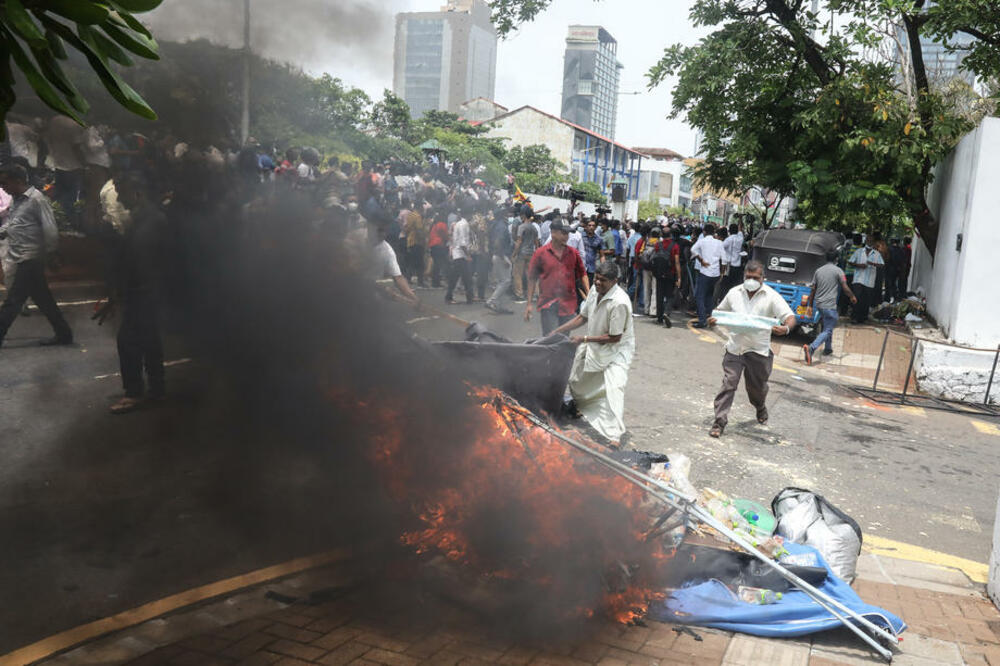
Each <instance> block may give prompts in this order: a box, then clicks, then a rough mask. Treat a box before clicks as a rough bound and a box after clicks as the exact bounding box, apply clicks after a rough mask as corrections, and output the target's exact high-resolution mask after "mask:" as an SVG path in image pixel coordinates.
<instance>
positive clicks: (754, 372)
mask: <svg viewBox="0 0 1000 666" xmlns="http://www.w3.org/2000/svg"><path fill="white" fill-rule="evenodd" d="M717 309H718V310H724V311H728V312H735V313H739V314H746V315H753V316H757V317H767V318H771V319H777V320H778V321H780V322H782V323H781V324H779V325H777V326H772V327H771V329H770V330H767V329H766V328H761V329H759V330H758V329H746V330H741V329H736V330H731V331H730V333H729V340H728V341H727V342H726V355H725V357H724V358H723V359H722V389H721V390H720V391H719V394H718V395H717V396H716V397H715V422H714V423H713V424H712V429H711V430H710V431H709V433H708V434H709V435H711V436H712V437H719V436H721V435H722V432H723V430H725V429H726V424H727V423H728V422H729V409H730V408H731V407H732V406H733V398H734V397H735V396H736V389H737V388H738V387H739V385H740V376H741V375H742V376H743V377H744V380H745V382H746V389H747V397H748V398H749V399H750V404H752V405H753V406H754V408H755V409H756V410H757V422H758V423H760V424H762V425H763V424H766V423H767V416H768V415H767V406H766V404H765V401H766V399H767V389H768V386H767V382H768V379H770V377H771V367H772V365H773V364H774V354H773V353H772V352H771V335H788V334H789V333H791V331H792V329H793V328H795V314H794V313H793V312H792V309H791V308H790V307H789V306H788V303H786V302H785V299H783V298H782V297H781V296H779V295H778V292H776V291H775V290H774V289H771V288H770V287H768V286H767V285H766V284H764V265H763V264H762V263H760V262H759V261H756V260H754V261H750V262H749V263H747V266H746V270H745V272H744V278H743V284H741V285H738V286H736V287H733V288H732V289H730V290H729V293H728V294H726V297H725V298H724V299H723V300H722V302H721V303H719V307H718V308H717ZM708 323H709V325H710V326H714V325H715V323H716V322H715V318H714V317H713V318H711V319H709V321H708Z"/></svg>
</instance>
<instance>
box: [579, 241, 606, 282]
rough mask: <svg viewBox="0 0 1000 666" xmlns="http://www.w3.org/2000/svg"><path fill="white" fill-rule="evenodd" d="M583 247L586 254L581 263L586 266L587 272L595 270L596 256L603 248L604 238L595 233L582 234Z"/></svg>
mask: <svg viewBox="0 0 1000 666" xmlns="http://www.w3.org/2000/svg"><path fill="white" fill-rule="evenodd" d="M583 247H584V248H586V250H587V254H586V256H585V257H584V258H583V265H584V266H586V268H587V272H588V273H593V272H594V271H596V270H597V257H599V256H600V254H601V250H603V249H604V239H603V238H601V237H600V236H598V235H597V234H596V233H595V234H594V235H593V236H589V235H587V234H586V233H585V234H583Z"/></svg>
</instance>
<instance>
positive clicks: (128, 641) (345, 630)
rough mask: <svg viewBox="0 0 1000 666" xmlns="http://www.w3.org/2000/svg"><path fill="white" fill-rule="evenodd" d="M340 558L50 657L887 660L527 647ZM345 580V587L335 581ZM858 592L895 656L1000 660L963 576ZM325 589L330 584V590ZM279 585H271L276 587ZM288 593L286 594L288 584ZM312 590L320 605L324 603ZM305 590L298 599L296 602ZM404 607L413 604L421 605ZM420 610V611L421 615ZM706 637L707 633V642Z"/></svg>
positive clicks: (654, 647)
mask: <svg viewBox="0 0 1000 666" xmlns="http://www.w3.org/2000/svg"><path fill="white" fill-rule="evenodd" d="M348 579H349V576H347V575H346V574H345V572H344V571H343V570H342V569H339V568H338V567H330V568H328V569H322V570H315V571H311V572H307V573H305V574H302V575H300V576H297V577H293V578H290V579H285V580H283V581H280V582H277V583H273V584H267V585H263V586H259V587H256V588H253V589H250V590H247V591H244V592H242V593H239V594H237V595H234V596H232V597H230V598H227V599H223V600H221V601H215V602H212V603H210V604H208V605H203V606H199V607H197V608H193V609H189V610H187V611H186V612H180V613H176V614H174V615H171V616H169V617H166V618H159V619H156V620H152V621H150V622H146V623H144V624H142V625H139V626H136V627H133V628H131V629H128V630H125V631H122V632H119V633H117V634H113V635H110V636H107V637H106V638H102V639H99V640H97V641H95V642H93V643H90V644H88V645H84V646H82V647H79V648H77V649H75V650H72V651H70V652H67V653H65V654H63V655H60V656H58V657H54V658H51V659H48V660H45V661H42V662H39V663H42V664H47V665H53V666H54V665H56V664H58V665H60V666H61V665H63V664H74V665H80V664H123V663H130V664H135V665H136V666H165V665H174V664H176V665H198V666H213V665H217V664H247V665H253V664H278V665H280V666H292V665H295V664H326V665H338V664H386V665H390V666H411V665H416V664H433V665H442V666H446V665H449V664H551V665H556V664H565V665H567V666H568V665H573V664H580V665H584V664H600V665H602V666H619V665H625V664H643V665H650V666H652V665H657V664H660V665H672V664H723V665H725V666H756V665H757V664H767V665H769V666H771V665H775V666H779V665H780V666H799V665H801V666H805V665H807V664H809V665H812V666H827V665H830V664H870V663H871V664H874V663H882V662H881V661H880V659H878V658H877V657H875V656H874V655H873V653H871V652H870V651H869V650H867V649H866V646H864V645H863V644H862V643H861V642H860V641H859V640H858V639H857V638H856V637H855V636H854V635H853V634H851V633H850V632H848V631H847V630H837V631H831V632H826V633H823V634H817V635H814V636H811V637H805V638H802V639H797V640H787V639H785V640H781V639H761V638H755V637H751V636H746V635H742V634H732V633H729V632H724V631H717V630H712V629H703V628H700V627H694V628H693V631H694V633H695V634H696V635H697V638H696V637H695V636H693V635H691V634H690V633H679V632H677V631H675V630H674V627H673V625H669V624H661V623H657V622H650V623H648V626H645V627H621V626H617V625H610V624H604V625H599V626H596V627H593V628H592V629H591V630H588V631H587V632H586V638H585V639H582V640H575V641H570V642H559V641H542V642H539V641H535V642H526V643H515V642H511V641H509V640H505V639H503V638H497V637H495V636H491V635H490V634H489V633H488V632H487V631H486V629H485V628H484V627H483V626H481V625H479V624H478V623H477V621H476V619H475V617H474V614H473V613H471V612H469V611H463V610H461V609H459V608H457V607H454V606H443V605H440V604H439V603H435V604H431V605H429V606H428V607H427V608H425V609H423V612H422V613H421V615H420V619H419V620H417V621H414V620H413V619H412V618H413V616H414V613H413V612H412V608H411V609H410V612H408V613H406V612H405V609H400V608H398V606H399V604H400V603H401V600H400V599H393V598H392V597H391V595H390V596H389V597H382V596H378V593H375V595H376V596H374V597H373V593H372V592H370V591H369V590H367V589H365V588H361V589H356V590H353V591H351V592H350V593H349V594H345V595H344V596H340V597H339V598H336V599H332V600H327V599H331V598H332V597H334V596H336V593H331V590H335V589H340V590H345V589H347V588H346V587H345V586H348V585H349V584H350V583H349V582H348ZM331 586H332V587H331ZM855 588H856V589H857V591H858V592H859V594H860V595H861V596H862V598H864V599H865V600H866V601H868V602H870V603H873V604H876V605H879V606H882V607H884V608H886V609H887V610H890V611H892V612H894V613H896V614H898V615H900V616H901V617H903V618H904V619H905V620H906V622H907V623H908V624H909V627H910V628H909V630H908V631H906V632H905V633H904V634H903V639H904V640H903V641H902V642H901V643H900V646H899V652H898V654H897V655H896V657H895V659H894V663H896V664H899V665H901V666H907V665H911V666H932V665H942V664H946V665H950V664H956V665H957V664H977V665H986V664H988V665H990V666H1000V612H998V611H997V609H996V608H995V607H994V606H993V605H992V604H991V603H989V601H987V600H986V599H985V597H984V596H983V594H982V592H981V590H980V588H979V587H977V586H975V585H973V584H972V583H970V582H969V581H968V579H967V578H966V577H965V576H964V575H963V574H961V573H959V572H957V571H955V570H950V569H945V568H941V567H934V566H931V565H926V564H920V563H915V562H910V561H906V560H898V559H891V558H886V557H880V556H876V555H871V554H865V555H862V557H861V560H860V562H859V576H858V580H857V582H856V583H855ZM317 591H319V592H317ZM268 593H270V594H268ZM275 593H277V595H276V594H275ZM310 593H312V598H313V599H314V600H316V601H318V602H319V603H316V604H310V603H309V599H310ZM292 598H295V599H297V600H298V601H295V602H293V603H283V602H288V601H291V600H292ZM402 603H412V602H410V601H406V602H402ZM407 618H409V619H407ZM699 639H700V640H699Z"/></svg>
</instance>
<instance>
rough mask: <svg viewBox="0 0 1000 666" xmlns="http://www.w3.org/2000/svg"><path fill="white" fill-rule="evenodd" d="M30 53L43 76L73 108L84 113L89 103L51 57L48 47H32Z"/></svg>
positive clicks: (57, 62)
mask: <svg viewBox="0 0 1000 666" xmlns="http://www.w3.org/2000/svg"><path fill="white" fill-rule="evenodd" d="M31 53H32V55H34V56H35V62H37V63H38V67H39V69H41V70H42V74H43V75H44V76H45V78H46V79H48V81H49V82H51V83H53V84H54V85H55V86H56V87H57V88H58V89H59V90H61V91H62V92H63V94H64V96H65V97H66V100H67V101H68V102H69V103H70V104H71V105H72V106H73V108H74V109H76V110H77V111H79V112H80V113H86V112H87V110H88V109H90V105H89V104H88V103H87V100H85V99H84V98H83V96H82V95H81V94H80V91H78V90H77V89H76V86H74V85H73V82H72V81H70V80H69V77H68V76H66V73H65V72H63V70H62V67H61V66H60V65H59V61H57V60H56V59H55V57H53V55H52V52H51V51H49V50H48V49H32V50H31Z"/></svg>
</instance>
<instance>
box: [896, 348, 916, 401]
mask: <svg viewBox="0 0 1000 666" xmlns="http://www.w3.org/2000/svg"><path fill="white" fill-rule="evenodd" d="M910 344H911V345H912V350H911V351H910V367H908V368H907V369H906V381H904V382H903V392H902V393H900V394H899V404H901V405H902V404H905V403H906V389H908V388H910V375H911V374H912V373H913V362H914V361H915V360H916V359H917V339H916V338H911V339H910Z"/></svg>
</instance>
